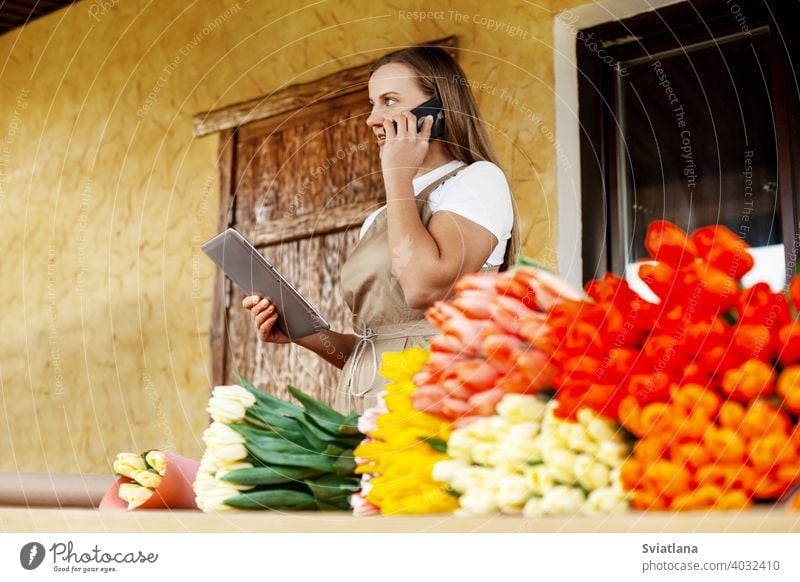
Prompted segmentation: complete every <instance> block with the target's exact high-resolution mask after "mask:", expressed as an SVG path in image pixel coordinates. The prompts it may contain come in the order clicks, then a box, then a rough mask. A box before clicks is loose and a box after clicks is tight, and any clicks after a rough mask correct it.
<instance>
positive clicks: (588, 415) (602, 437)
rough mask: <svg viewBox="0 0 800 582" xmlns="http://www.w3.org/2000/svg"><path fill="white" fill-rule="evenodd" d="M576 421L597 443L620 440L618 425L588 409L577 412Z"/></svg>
mask: <svg viewBox="0 0 800 582" xmlns="http://www.w3.org/2000/svg"><path fill="white" fill-rule="evenodd" d="M577 416H578V421H580V423H581V424H582V425H583V426H585V427H586V432H587V433H588V435H589V436H590V437H591V438H592V439H594V440H595V441H597V442H599V443H600V442H604V441H614V440H617V439H619V438H620V430H619V425H618V424H617V423H615V422H613V421H612V420H610V419H607V418H604V417H602V416H600V415H598V414H597V413H596V412H595V411H594V410H592V409H590V408H581V409H580V410H579V411H578V414H577Z"/></svg>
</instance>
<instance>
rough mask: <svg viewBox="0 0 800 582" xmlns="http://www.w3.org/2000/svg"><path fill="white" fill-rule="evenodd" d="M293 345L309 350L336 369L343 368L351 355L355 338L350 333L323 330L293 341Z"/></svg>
mask: <svg viewBox="0 0 800 582" xmlns="http://www.w3.org/2000/svg"><path fill="white" fill-rule="evenodd" d="M294 343H295V344H297V345H298V346H303V347H304V348H306V349H308V350H311V351H312V352H314V353H315V354H317V355H318V356H319V357H320V358H322V359H323V360H325V361H326V362H329V363H331V364H333V365H334V366H336V367H337V368H343V367H344V363H345V362H346V361H347V358H349V357H350V354H352V353H353V348H354V347H355V345H356V336H354V335H353V334H351V333H338V332H335V331H331V330H324V331H319V332H317V333H312V334H311V335H307V336H305V337H301V338H300V339H297V340H294Z"/></svg>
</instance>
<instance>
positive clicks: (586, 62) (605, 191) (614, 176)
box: [575, 0, 800, 282]
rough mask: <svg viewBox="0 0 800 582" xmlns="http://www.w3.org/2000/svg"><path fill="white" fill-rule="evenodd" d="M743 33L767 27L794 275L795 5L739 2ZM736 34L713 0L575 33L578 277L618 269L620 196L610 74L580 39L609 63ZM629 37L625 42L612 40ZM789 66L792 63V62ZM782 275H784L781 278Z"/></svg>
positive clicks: (798, 43)
mask: <svg viewBox="0 0 800 582" xmlns="http://www.w3.org/2000/svg"><path fill="white" fill-rule="evenodd" d="M738 4H740V5H741V9H742V12H743V13H744V14H746V15H747V26H748V28H749V29H750V30H755V29H758V28H759V27H762V26H766V27H769V32H768V40H767V45H768V50H769V54H770V69H771V79H770V81H771V91H772V95H773V107H774V112H775V127H776V138H777V160H778V173H777V175H778V197H779V200H780V205H781V228H782V233H783V240H784V245H785V258H786V272H787V274H792V273H794V270H795V265H796V263H797V253H798V248H799V247H800V224H798V214H799V212H798V206H799V205H800V200H799V199H798V198H799V197H800V100H799V99H798V97H799V96H800V89H798V86H799V85H798V83H799V82H800V81H799V79H800V58H799V57H800V34H796V33H794V34H790V31H789V28H790V25H791V23H792V22H794V23H797V22H800V4H798V3H797V2H774V1H766V2H762V1H747V0H739V2H738ZM737 32H741V27H740V24H739V23H738V22H737V21H736V18H735V14H733V13H732V12H731V7H730V5H729V4H727V3H725V2H721V1H719V0H716V1H710V0H708V1H707V0H702V1H693V2H682V3H679V4H673V5H670V6H666V7H664V8H661V9H658V10H654V11H651V12H646V13H644V14H639V15H636V16H633V17H631V18H627V19H624V20H616V21H611V22H606V23H603V24H600V25H598V26H595V27H592V28H588V29H583V30H582V31H581V35H580V37H579V38H576V40H575V43H576V57H577V65H578V103H579V114H578V116H579V122H580V146H579V147H580V172H581V218H582V224H583V232H582V235H581V236H582V245H581V247H582V250H581V253H582V259H583V273H582V276H583V281H584V282H586V281H589V280H590V279H594V278H597V277H599V276H601V275H602V274H603V273H605V272H609V271H610V272H614V273H616V274H618V275H623V274H624V264H623V263H624V246H623V245H625V244H627V241H622V240H621V237H622V236H623V228H622V227H623V220H624V217H623V216H622V210H623V209H622V208H621V206H622V202H623V201H622V198H621V197H622V195H623V190H622V188H620V184H619V179H620V176H619V168H618V157H617V151H618V146H619V139H618V133H617V131H618V128H617V119H616V114H617V112H618V92H617V79H618V75H617V73H616V71H615V70H614V69H612V67H611V66H609V65H608V64H607V63H606V62H604V61H603V60H601V59H600V58H598V55H597V54H596V52H593V50H590V48H589V47H588V46H587V43H586V42H583V41H582V40H581V39H586V38H587V37H588V36H589V35H591V37H590V38H591V39H592V40H593V41H595V42H596V43H597V45H596V46H595V47H593V48H595V49H596V48H597V46H600V47H603V48H604V49H605V51H606V54H607V55H608V56H610V57H611V58H613V59H614V61H613V62H620V61H628V60H631V59H634V58H639V57H643V56H647V55H651V54H658V53H661V52H664V51H667V50H670V49H675V48H679V47H681V46H688V45H694V44H696V43H699V42H702V41H708V40H710V39H711V38H713V39H718V38H721V37H725V36H728V35H731V34H735V33H737ZM630 37H633V40H632V41H630V42H620V39H626V38H630ZM793 63H797V65H794V67H793ZM787 280H788V277H787Z"/></svg>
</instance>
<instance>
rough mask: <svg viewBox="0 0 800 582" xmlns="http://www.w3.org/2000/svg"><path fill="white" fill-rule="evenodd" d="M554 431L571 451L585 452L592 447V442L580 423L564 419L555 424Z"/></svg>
mask: <svg viewBox="0 0 800 582" xmlns="http://www.w3.org/2000/svg"><path fill="white" fill-rule="evenodd" d="M554 432H555V434H556V435H557V436H558V438H560V439H561V440H562V441H563V442H564V443H565V444H566V445H567V447H569V448H570V449H572V450H573V451H578V452H585V451H586V450H587V449H591V448H592V445H593V443H592V442H591V441H590V440H589V435H588V434H586V429H585V428H584V427H583V425H582V424H579V423H577V422H569V421H565V422H562V423H560V424H559V425H557V426H556V427H555V431H554Z"/></svg>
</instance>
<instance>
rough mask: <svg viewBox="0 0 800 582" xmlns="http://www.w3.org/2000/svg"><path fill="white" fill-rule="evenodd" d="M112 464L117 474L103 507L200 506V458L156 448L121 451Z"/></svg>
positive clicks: (117, 508) (106, 508)
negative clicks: (194, 484) (197, 484)
mask: <svg viewBox="0 0 800 582" xmlns="http://www.w3.org/2000/svg"><path fill="white" fill-rule="evenodd" d="M113 466H114V473H115V474H116V475H117V477H118V478H117V480H116V482H115V483H114V484H113V485H112V486H111V488H110V489H109V490H108V491H107V492H106V494H105V495H104V496H103V499H102V500H101V501H100V506H99V508H100V509H101V510H112V511H113V510H125V509H127V510H132V509H197V506H196V505H195V502H194V492H193V491H192V482H193V481H194V479H195V476H196V475H197V470H198V463H197V461H195V460H193V459H187V458H185V457H179V456H178V455H174V454H172V453H170V452H168V451H160V450H155V449H154V450H150V451H146V452H144V453H141V454H138V453H119V454H118V455H117V458H116V460H115V461H114V463H113Z"/></svg>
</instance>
